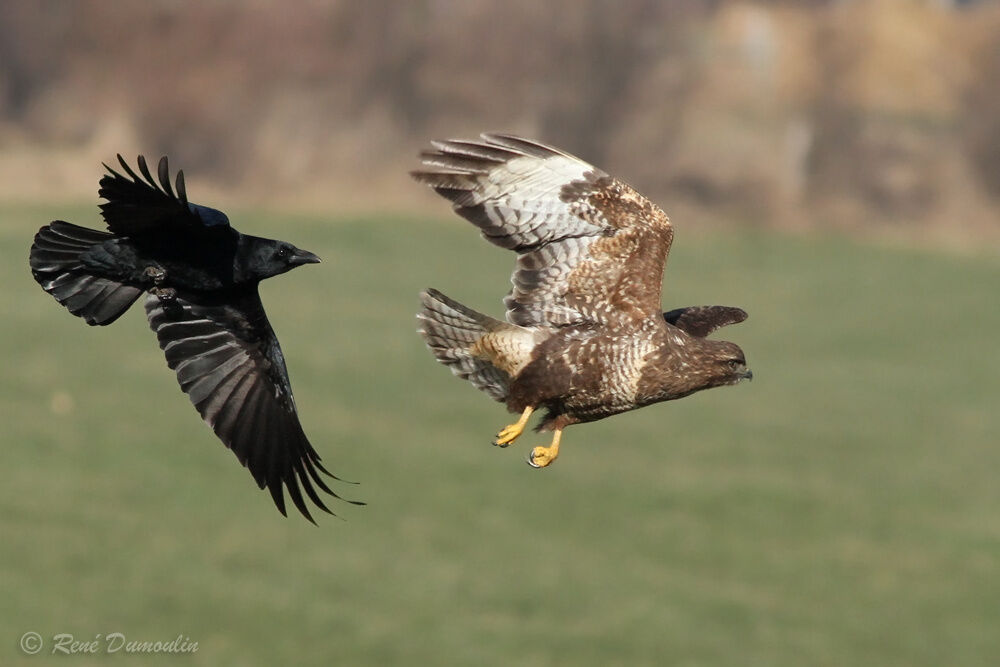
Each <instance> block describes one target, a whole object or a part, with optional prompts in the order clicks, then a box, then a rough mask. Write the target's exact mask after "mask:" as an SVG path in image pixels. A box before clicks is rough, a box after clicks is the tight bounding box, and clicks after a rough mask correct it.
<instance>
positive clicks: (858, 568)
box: [0, 206, 1000, 667]
mask: <svg viewBox="0 0 1000 667" xmlns="http://www.w3.org/2000/svg"><path fill="white" fill-rule="evenodd" d="M53 217H64V218H69V219H71V220H75V221H77V222H81V223H85V224H93V225H94V226H97V224H98V223H97V216H96V209H94V207H92V206H86V207H79V208H72V207H70V208H62V209H58V208H51V207H50V208H42V207H30V206H21V207H7V208H4V209H0V243H2V245H0V276H2V285H3V297H2V299H0V314H2V321H3V324H2V327H3V332H4V334H3V338H4V340H6V344H5V350H6V352H5V357H6V358H5V363H4V370H3V374H2V376H0V420H2V424H3V431H4V432H3V436H2V443H3V449H2V458H0V461H2V464H3V483H2V486H0V489H2V490H0V535H2V536H3V537H2V539H0V572H2V577H0V629H2V632H3V636H2V637H0V646H2V647H3V648H0V663H3V664H5V665H10V664H26V665H29V664H45V663H47V662H48V661H50V660H53V656H51V655H50V651H51V640H52V637H53V635H56V634H59V633H71V634H73V635H74V637H75V638H76V639H78V640H84V641H87V640H92V639H94V637H95V635H98V634H100V635H102V636H103V635H107V634H109V633H113V632H121V633H123V634H124V635H125V636H126V637H127V639H128V640H130V641H131V640H139V641H156V640H162V641H168V640H172V639H174V638H175V637H177V636H178V635H183V636H185V637H188V638H190V640H191V641H197V642H198V651H197V653H195V654H193V655H187V656H158V657H157V659H156V662H158V663H160V664H167V662H171V661H174V660H182V661H184V662H185V663H186V664H198V665H223V664H240V665H277V664H289V665H292V664H295V665H310V664H316V665H320V664H322V665H329V664H335V665H386V664H396V665H448V664H457V665H616V664H617V665H643V664H651V665H652V664H670V665H684V666H695V665H706V666H714V665H741V666H744V665H767V666H776V665H797V666H798V665H830V666H838V667H839V666H844V665H852V666H856V665H878V666H881V667H884V666H888V665H900V666H904V665H905V666H907V667H911V666H916V665H934V666H940V665H994V664H996V660H997V656H1000V482H998V470H1000V414H998V413H1000V390H998V388H997V381H998V378H1000V353H998V351H997V339H998V336H1000V301H998V292H1000V261H998V260H997V259H996V257H995V256H993V257H989V256H983V257H978V258H976V257H954V256H946V255H935V254H932V253H929V252H924V251H914V250H900V249H893V248H887V247H881V246H872V245H863V244H858V243H854V242H849V241H846V240H842V239H837V238H823V239H819V238H796V237H790V236H787V235H780V234H774V233H766V232H750V231H745V232H738V233H736V232H711V233H694V232H693V231H692V230H690V229H685V228H684V226H683V224H681V225H680V227H679V229H678V238H677V240H676V242H675V245H674V251H673V256H672V257H671V260H670V266H669V270H668V272H667V281H666V287H665V291H664V298H665V306H666V307H667V308H671V307H675V306H680V305H690V304H701V303H724V304H732V305H739V306H742V307H744V308H745V309H746V310H747V311H749V312H750V319H749V320H748V321H747V322H745V323H744V324H741V325H739V326H736V327H732V328H729V329H725V330H724V331H723V332H720V333H724V337H725V338H727V339H728V340H733V341H735V342H738V343H739V344H740V345H741V346H742V347H743V348H744V350H746V353H747V357H748V360H749V362H750V364H751V366H752V368H753V370H754V374H755V380H754V382H753V383H749V384H747V383H744V384H742V385H740V386H738V387H735V388H726V389H719V390H713V391H710V392H704V393H702V394H698V395H695V396H692V397H690V398H687V399H684V400H682V401H678V402H674V403H665V404H661V405H656V406H652V407H649V408H645V409H643V410H640V411H638V412H634V413H631V414H626V415H622V416H618V417H614V418H611V419H609V420H605V421H603V422H599V423H596V424H590V425H584V426H577V427H573V428H570V429H569V430H568V431H567V432H566V436H565V437H564V439H563V449H562V456H561V457H560V459H559V461H558V463H557V464H555V465H554V466H553V467H551V468H549V469H546V470H532V469H530V468H529V467H528V466H527V465H525V463H524V460H525V457H526V455H527V452H528V449H529V448H530V447H531V446H532V445H534V444H540V443H542V442H543V441H544V440H545V439H546V438H543V437H540V436H537V435H534V434H532V435H529V436H525V437H524V438H522V439H521V440H520V441H519V442H518V443H516V444H515V445H514V446H512V447H510V448H509V449H505V450H501V449H498V448H495V447H492V446H490V444H489V442H490V439H491V437H492V435H493V434H494V433H495V432H496V430H497V429H498V428H499V427H500V426H502V425H504V424H505V423H507V422H508V420H509V417H508V415H507V413H506V412H505V410H504V409H503V407H502V406H500V405H498V404H496V403H493V402H492V401H490V400H489V399H488V397H486V396H485V394H481V393H480V392H478V391H476V390H474V389H473V388H472V387H471V386H470V385H467V384H466V383H463V382H460V381H459V380H457V379H455V378H453V377H452V376H451V374H450V373H449V372H448V371H447V370H446V369H445V368H444V367H442V366H439V365H438V364H437V363H435V362H434V361H433V359H432V358H431V356H430V354H429V353H428V352H427V351H426V350H425V349H424V347H423V344H422V342H421V341H420V339H419V337H418V336H417V335H416V334H415V327H416V323H415V320H414V313H415V311H416V308H417V293H418V291H419V290H420V289H421V288H423V287H426V286H433V287H437V288H439V289H441V290H442V291H444V292H445V293H447V294H449V295H450V296H452V297H454V298H456V299H459V300H460V301H462V302H464V303H467V304H469V305H471V306H473V307H476V308H479V309H482V310H484V311H487V312H490V313H492V314H494V315H499V314H500V313H501V312H502V306H501V304H500V298H501V297H502V296H503V294H504V293H505V292H506V290H507V288H508V282H507V280H508V277H509V274H510V269H511V267H512V256H511V255H509V254H508V253H504V252H502V251H500V250H498V249H495V248H493V247H491V246H489V245H488V244H487V243H485V242H483V241H482V240H480V239H479V238H478V235H477V234H476V233H475V231H474V230H473V229H472V228H471V227H470V226H469V225H467V224H464V223H463V222H462V221H461V220H459V219H457V218H455V217H454V216H450V215H448V214H447V213H446V212H445V211H442V215H441V216H440V218H439V219H435V220H430V219H402V218H399V219H380V218H374V217H373V218H371V219H349V220H345V219H336V220H334V219H330V220H328V219H319V218H308V217H291V218H288V217H285V218H283V217H281V216H277V215H265V214H255V215H245V216H239V215H233V216H232V217H233V219H234V221H235V224H237V225H238V226H239V227H240V228H241V229H242V230H243V231H245V232H249V233H256V234H260V235H265V236H276V237H279V238H283V239H287V240H289V241H292V242H293V243H295V244H297V245H299V246H301V247H304V248H307V249H309V250H313V251H314V252H316V253H318V254H319V255H321V256H322V257H323V260H324V263H323V264H321V265H319V266H316V267H307V268H304V269H302V270H300V271H296V272H294V273H291V274H289V275H287V276H282V277H279V278H277V279H274V280H272V281H269V282H268V283H267V284H266V285H265V286H264V287H263V288H262V292H263V297H264V302H265V305H266V307H267V309H268V312H269V315H270V318H271V321H272V323H273V325H274V328H275V329H276V331H277V332H278V335H279V337H280V339H281V342H282V345H283V348H284V351H285V355H286V357H287V360H288V364H289V370H290V373H291V377H292V384H293V386H294V388H295V391H296V398H297V401H298V404H299V409H300V413H301V417H302V421H303V424H304V426H305V429H306V432H307V433H309V434H310V437H311V439H312V441H313V443H314V445H315V447H316V449H317V450H318V451H319V452H320V454H321V455H322V456H323V457H324V463H326V464H327V466H328V467H329V468H330V469H331V470H332V471H333V472H335V473H337V474H338V475H340V476H342V477H345V478H347V479H351V480H357V481H359V482H361V484H360V485H359V486H351V485H346V484H344V485H339V486H338V487H337V488H338V489H340V490H342V491H343V493H344V494H345V495H347V496H349V497H352V498H358V499H363V500H365V501H367V502H368V503H369V505H368V506H367V507H364V508H357V507H352V506H349V505H346V504H343V503H341V504H338V505H336V507H335V509H337V510H339V514H340V516H341V517H342V519H343V520H340V519H334V518H331V517H326V516H322V517H320V519H319V521H320V525H319V527H314V526H312V525H310V524H309V523H307V522H306V521H305V520H303V519H302V518H301V517H298V516H292V517H290V518H288V519H284V518H282V517H281V516H280V515H279V514H278V513H277V511H276V510H275V509H274V507H273V505H272V503H271V500H270V497H269V496H268V494H267V493H265V492H261V491H258V490H257V488H256V486H255V485H254V484H253V481H252V480H251V478H250V476H249V474H248V473H247V472H246V471H244V470H242V469H241V468H240V467H239V465H238V464H237V462H236V460H235V458H234V457H233V456H232V454H231V453H229V452H228V451H226V450H225V449H224V448H223V447H222V446H221V445H220V444H219V443H218V441H217V440H216V439H215V437H214V436H213V434H212V433H211V431H210V430H209V429H208V428H207V427H206V426H205V425H204V424H203V423H202V422H201V420H200V419H199V418H198V416H197V414H196V412H195V411H194V409H193V408H192V407H191V405H190V404H189V402H188V400H187V398H186V397H185V396H184V395H183V394H182V393H181V392H180V390H179V388H178V387H177V384H176V381H175V379H174V376H173V374H172V373H171V372H170V371H169V370H168V369H167V368H166V363H165V361H164V359H163V357H162V355H161V354H160V352H159V350H158V349H157V345H156V342H155V338H154V336H153V334H152V333H151V332H150V331H149V330H148V328H147V326H146V322H145V318H144V315H143V313H142V309H141V307H137V308H135V309H134V310H133V311H132V312H130V313H129V314H127V315H126V316H125V317H124V318H123V319H122V320H120V321H119V322H117V323H115V324H114V325H112V326H111V327H107V328H90V327H87V326H86V325H85V324H84V323H83V322H82V321H81V320H79V319H77V318H74V317H71V316H70V315H69V314H68V313H67V312H66V311H65V310H64V309H63V308H61V307H60V306H59V305H58V304H57V303H56V302H55V301H54V300H53V299H52V298H50V297H48V296H47V295H45V294H44V293H43V292H42V291H41V290H40V289H39V288H38V287H37V285H35V283H34V282H33V280H32V279H31V276H30V273H29V271H28V268H27V253H28V246H29V244H30V239H31V236H32V234H33V233H34V231H35V230H36V229H37V227H38V226H39V225H40V224H42V223H44V222H46V221H48V220H49V219H51V218H53ZM27 631H35V632H38V633H39V634H40V635H41V636H42V638H43V640H44V641H45V646H44V647H43V648H42V653H41V655H38V656H25V655H23V654H22V652H21V651H20V650H19V648H18V640H19V638H20V637H21V635H22V634H23V633H25V632H27ZM46 656H48V658H47V659H46ZM108 659H109V657H108V656H107V655H101V654H98V655H89V656H85V655H80V656H76V657H74V658H69V659H67V660H68V661H67V662H66V664H70V663H72V664H74V665H87V664H95V665H96V664H105V663H106V662H107V661H108ZM147 659H148V658H147ZM147 659H144V658H141V657H133V658H131V659H130V662H134V663H136V664H138V663H140V662H145V661H146V660H147Z"/></svg>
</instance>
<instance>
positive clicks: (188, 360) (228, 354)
mask: <svg viewBox="0 0 1000 667" xmlns="http://www.w3.org/2000/svg"><path fill="white" fill-rule="evenodd" d="M223 299H224V301H223ZM146 316H147V317H148V318H149V325H150V327H151V328H152V329H153V331H155V332H156V336H157V338H159V340H160V347H161V348H162V349H163V351H164V352H165V353H166V357H167V364H168V365H169V366H170V368H171V369H173V370H174V371H176V372H177V380H178V381H179V382H180V385H181V389H182V390H184V393H186V394H187V395H188V397H189V398H190V399H191V402H192V403H194V405H195V407H196V408H197V409H198V412H199V413H200V414H201V416H202V417H203V418H204V419H205V421H206V422H208V424H209V425H210V426H211V427H212V429H214V430H215V433H216V435H218V436H219V438H220V439H221V440H222V442H223V443H224V444H225V445H226V447H228V448H229V449H231V450H233V453H234V454H236V458H238V459H239V461H240V463H242V464H243V465H244V466H246V467H247V468H248V469H249V470H250V474H252V475H253V477H254V479H255V480H256V482H257V485H258V486H260V488H262V489H263V488H264V487H267V489H268V490H269V491H270V492H271V496H272V497H273V498H274V503H275V504H276V505H277V506H278V509H279V510H280V511H281V513H282V514H285V500H284V494H283V492H282V487H283V486H284V487H286V488H287V489H288V495H289V496H290V497H291V499H292V502H293V503H295V506H296V507H297V508H298V509H299V511H300V512H302V514H303V515H304V516H305V517H306V518H307V519H309V520H310V521H312V520H313V519H312V517H311V516H310V515H309V510H308V509H307V507H306V503H305V501H304V500H303V497H302V490H304V491H305V493H306V495H307V496H308V497H309V498H310V499H311V500H312V501H313V502H314V503H315V504H316V505H317V506H318V507H319V508H320V509H322V510H324V511H326V512H330V510H329V509H327V507H326V505H324V504H323V501H322V500H320V497H319V495H318V494H317V493H316V491H315V489H314V488H313V485H314V484H315V485H316V486H318V487H319V488H320V489H322V490H323V491H325V492H326V493H329V494H330V495H332V496H334V497H339V496H337V494H336V493H334V492H333V491H331V490H330V489H329V487H327V485H326V483H325V482H324V481H323V478H322V477H321V476H320V474H319V473H320V472H323V473H326V474H327V475H330V476H331V477H333V475H332V474H330V473H329V472H328V471H327V470H326V469H325V468H323V466H322V465H321V464H320V462H319V461H320V458H319V455H318V454H317V453H316V451H315V450H314V449H313V448H312V445H310V444H309V440H308V439H307V438H306V435H305V433H304V432H303V431H302V426H301V425H300V424H299V418H298V414H297V413H296V410H295V401H294V400H293V399H292V387H291V385H290V384H289V382H288V371H287V370H286V368H285V360H284V357H283V356H282V354H281V348H280V347H279V346H278V339H277V338H276V337H275V335H274V332H273V331H272V330H271V325H270V324H269V323H268V321H267V316H266V315H265V314H264V307H263V305H262V304H261V302H260V297H259V296H258V294H257V290H256V288H247V289H245V290H244V292H243V293H242V294H235V295H234V294H232V293H230V294H227V295H226V296H225V297H222V298H219V297H202V296H195V295H193V294H181V293H178V294H177V296H176V298H175V299H172V300H168V301H163V300H161V299H160V298H159V297H158V296H154V295H150V296H149V297H148V298H147V299H146ZM334 479H336V478H335V477H334ZM300 487H301V489H300Z"/></svg>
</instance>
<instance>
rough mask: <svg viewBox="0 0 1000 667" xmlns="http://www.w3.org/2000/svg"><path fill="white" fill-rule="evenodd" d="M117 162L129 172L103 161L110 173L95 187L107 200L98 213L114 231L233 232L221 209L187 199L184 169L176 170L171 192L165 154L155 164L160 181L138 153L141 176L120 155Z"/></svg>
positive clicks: (133, 233)
mask: <svg viewBox="0 0 1000 667" xmlns="http://www.w3.org/2000/svg"><path fill="white" fill-rule="evenodd" d="M118 162H119V163H120V164H121V166H122V169H123V170H124V171H125V173H126V174H128V176H124V175H122V174H120V173H118V172H117V171H115V170H114V169H112V168H111V167H109V166H108V165H104V168H105V169H107V170H108V172H109V173H107V174H105V175H104V176H103V177H102V178H101V183H100V186H101V187H100V190H98V194H99V195H100V196H101V197H103V198H104V199H106V200H107V201H106V202H105V203H103V204H101V207H100V208H101V215H103V216H104V222H106V223H107V225H108V230H109V231H111V232H112V233H113V234H120V235H122V236H142V235H143V234H147V233H150V232H154V233H155V232H160V231H171V230H173V231H178V230H184V231H185V232H187V233H215V234H219V233H230V234H235V233H236V232H235V231H233V230H232V229H231V228H230V227H229V218H227V217H226V214H225V213H223V212H222V211H218V210H216V209H214V208H209V207H207V206H199V205H198V204H191V203H189V202H188V200H187V191H186V189H185V187H184V172H183V171H178V172H177V180H176V189H177V191H176V192H174V188H173V187H171V185H170V169H169V167H168V165H167V158H165V157H163V158H160V164H159V165H158V168H157V177H158V179H159V182H157V180H156V179H154V178H153V175H152V174H151V173H150V172H149V167H147V166H146V158H144V157H143V156H141V155H140V156H139V158H138V160H137V162H138V164H139V174H141V176H140V175H139V174H136V173H135V171H133V170H132V168H131V167H129V166H128V163H127V162H125V158H123V157H122V156H121V155H119V156H118Z"/></svg>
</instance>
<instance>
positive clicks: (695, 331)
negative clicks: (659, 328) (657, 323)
mask: <svg viewBox="0 0 1000 667" xmlns="http://www.w3.org/2000/svg"><path fill="white" fill-rule="evenodd" d="M746 318H747V312H746V311H745V310H743V309H742V308H736V307H735V306H688V307H687V308H677V309H675V310H671V311H669V312H666V313H663V319H665V320H666V321H667V322H668V323H669V324H673V325H674V326H675V327H677V328H678V329H681V330H682V331H684V332H686V333H688V334H690V335H692V336H696V337H698V338H705V337H706V336H708V335H709V334H710V333H712V332H713V331H715V330H716V329H718V328H720V327H724V326H728V325H730V324H739V323H740V322H742V321H743V320H745V319H746Z"/></svg>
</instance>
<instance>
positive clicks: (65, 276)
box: [29, 220, 142, 325]
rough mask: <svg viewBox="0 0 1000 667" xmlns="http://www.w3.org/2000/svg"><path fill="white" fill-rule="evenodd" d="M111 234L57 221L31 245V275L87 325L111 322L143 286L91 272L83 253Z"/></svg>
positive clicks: (133, 300)
mask: <svg viewBox="0 0 1000 667" xmlns="http://www.w3.org/2000/svg"><path fill="white" fill-rule="evenodd" d="M111 236H112V235H111V234H108V233H106V232H101V231H98V230H96V229H87V228H86V227H80V226H78V225H74V224H71V223H69V222H63V221H61V220H56V221H55V222H53V223H52V224H50V225H46V226H44V227H42V228H41V229H39V230H38V233H37V234H36V235H35V241H34V243H32V244H31V255H30V259H29V263H30V264H31V275H33V276H34V277H35V280H37V281H38V284H39V285H41V286H42V289H43V290H45V291H46V292H48V293H49V294H51V295H52V296H53V297H55V299H56V301H58V302H59V303H61V304H62V305H64V306H66V308H67V309H69V312H71V313H73V314H74V315H77V316H79V317H82V318H83V319H84V320H85V321H86V322H87V324H99V325H105V324H111V323H112V322H114V321H115V320H116V319H118V318H119V317H121V315H122V313H124V312H125V311H126V310H128V308H129V306H131V305H132V304H133V303H135V300H136V299H138V298H139V295H140V294H142V289H140V288H138V287H132V286H130V285H124V284H122V283H120V282H117V281H114V280H111V279H109V278H101V277H98V276H94V275H91V274H89V273H88V271H87V267H86V266H84V264H83V263H82V262H81V261H80V255H82V254H83V253H85V252H86V251H87V250H90V249H91V248H92V247H93V246H94V245H96V244H99V243H103V242H104V241H106V240H108V239H109V238H111Z"/></svg>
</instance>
